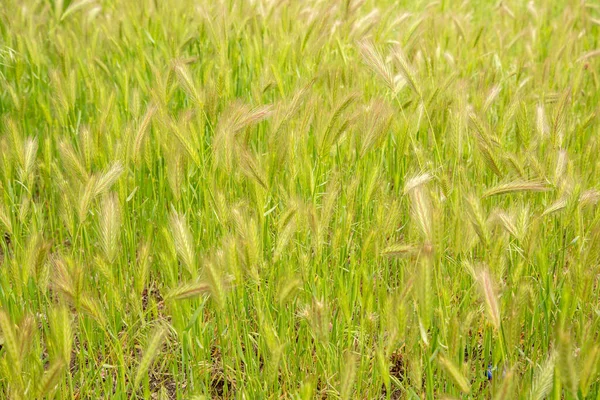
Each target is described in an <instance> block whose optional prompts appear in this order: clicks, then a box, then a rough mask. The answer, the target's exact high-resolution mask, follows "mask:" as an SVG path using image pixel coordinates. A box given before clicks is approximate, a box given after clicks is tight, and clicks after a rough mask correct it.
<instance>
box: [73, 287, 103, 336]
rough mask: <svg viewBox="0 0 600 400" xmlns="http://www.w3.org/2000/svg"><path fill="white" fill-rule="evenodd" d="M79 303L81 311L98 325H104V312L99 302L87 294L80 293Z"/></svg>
mask: <svg viewBox="0 0 600 400" xmlns="http://www.w3.org/2000/svg"><path fill="white" fill-rule="evenodd" d="M79 304H80V305H81V308H82V309H83V311H85V313H86V314H88V315H89V316H90V317H92V318H93V319H94V320H95V321H96V322H97V323H98V325H100V327H102V328H103V327H105V326H106V312H105V310H104V309H103V307H102V305H101V304H100V302H99V301H98V300H96V299H93V298H92V297H90V296H89V295H82V296H81V297H80V299H79Z"/></svg>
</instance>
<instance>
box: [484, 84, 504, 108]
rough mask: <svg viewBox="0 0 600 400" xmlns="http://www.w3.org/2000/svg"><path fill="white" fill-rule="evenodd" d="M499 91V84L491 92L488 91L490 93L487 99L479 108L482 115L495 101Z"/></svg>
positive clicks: (500, 88) (500, 87)
mask: <svg viewBox="0 0 600 400" xmlns="http://www.w3.org/2000/svg"><path fill="white" fill-rule="evenodd" d="M501 90H502V86H500V85H499V84H498V85H496V86H494V87H493V88H492V90H490V93H489V94H488V96H487V98H486V99H485V102H484V103H483V106H482V107H481V110H482V111H483V113H484V114H485V113H486V112H487V111H488V109H489V108H490V106H491V105H492V103H493V102H494V100H496V98H497V97H498V95H499V94H500V91H501Z"/></svg>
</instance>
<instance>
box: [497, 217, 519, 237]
mask: <svg viewBox="0 0 600 400" xmlns="http://www.w3.org/2000/svg"><path fill="white" fill-rule="evenodd" d="M495 217H496V218H497V219H498V220H499V221H500V223H501V224H502V226H503V227H504V229H505V230H506V231H507V232H508V233H510V234H511V235H513V236H514V237H516V238H518V237H519V231H518V229H517V226H516V225H515V221H514V217H513V216H512V215H509V214H507V213H506V212H504V211H497V212H496V213H495Z"/></svg>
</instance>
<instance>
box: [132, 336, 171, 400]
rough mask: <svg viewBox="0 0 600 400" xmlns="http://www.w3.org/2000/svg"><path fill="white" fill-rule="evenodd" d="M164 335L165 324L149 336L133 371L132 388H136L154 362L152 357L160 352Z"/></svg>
mask: <svg viewBox="0 0 600 400" xmlns="http://www.w3.org/2000/svg"><path fill="white" fill-rule="evenodd" d="M166 335H167V327H166V326H165V325H160V326H159V327H158V328H156V330H155V331H154V333H153V334H152V336H151V337H150V340H148V344H147V345H146V348H145V349H144V354H143V356H142V359H141V361H140V364H139V365H138V369H137V372H136V373H135V379H134V388H137V387H138V386H139V385H140V383H141V382H142V379H144V375H146V373H147V372H148V370H149V369H150V366H151V365H152V363H153V362H154V359H155V358H156V356H157V355H158V353H159V352H160V348H161V346H162V344H163V341H164V340H165V337H166Z"/></svg>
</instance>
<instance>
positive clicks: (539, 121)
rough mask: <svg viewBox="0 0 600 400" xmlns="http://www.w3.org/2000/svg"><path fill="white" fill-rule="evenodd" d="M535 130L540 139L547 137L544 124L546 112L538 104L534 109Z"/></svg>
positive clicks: (546, 125)
mask: <svg viewBox="0 0 600 400" xmlns="http://www.w3.org/2000/svg"><path fill="white" fill-rule="evenodd" d="M535 126H536V129H537V132H538V135H540V137H541V138H545V137H546V136H548V123H547V122H546V112H545V111H544V105H543V104H541V103H540V104H538V106H537V108H536V125H535Z"/></svg>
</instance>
